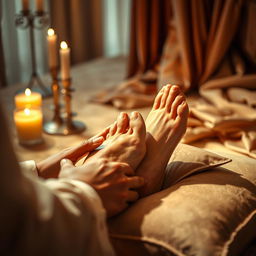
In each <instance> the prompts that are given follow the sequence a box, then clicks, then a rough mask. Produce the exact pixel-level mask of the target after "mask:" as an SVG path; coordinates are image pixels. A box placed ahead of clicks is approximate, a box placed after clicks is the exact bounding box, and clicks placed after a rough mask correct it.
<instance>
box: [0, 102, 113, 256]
mask: <svg viewBox="0 0 256 256" xmlns="http://www.w3.org/2000/svg"><path fill="white" fill-rule="evenodd" d="M0 116H1V118H0V127H1V129H2V130H1V133H0V152H1V154H0V173H1V179H0V206H1V209H0V227H1V232H0V255H28V256H29V255H37V256H39V255H44V256H45V255H55V256H57V255H72V256H75V255H83V256H85V255H89V256H101V255H104V256H105V255H106V256H108V255H111V256H112V255H114V251H113V248H112V246H111V244H110V242H109V238H108V234H107V227H106V213H105V209H104V208H103V206H102V202H101V200H100V198H99V196H98V194H97V193H96V192H95V191H94V189H93V188H92V187H90V186H89V185H87V184H85V183H83V182H80V181H76V180H67V179H50V180H42V179H40V178H39V177H36V175H35V174H36V172H33V168H32V167H33V163H32V162H30V163H26V164H23V167H22V168H23V171H21V168H20V166H19V164H18V162H17V159H16V156H15V154H14V150H13V148H12V145H11V142H10V140H9V137H8V127H7V125H6V123H5V122H4V120H3V119H2V117H3V112H2V110H1V106H0ZM25 166H26V167H25Z"/></svg>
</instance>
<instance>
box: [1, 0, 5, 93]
mask: <svg viewBox="0 0 256 256" xmlns="http://www.w3.org/2000/svg"><path fill="white" fill-rule="evenodd" d="M1 21H2V3H1V2H0V22H1ZM4 86H6V74H5V63H4V51H3V42H2V26H0V88H1V87H4Z"/></svg>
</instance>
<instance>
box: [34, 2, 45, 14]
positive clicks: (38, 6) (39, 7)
mask: <svg viewBox="0 0 256 256" xmlns="http://www.w3.org/2000/svg"><path fill="white" fill-rule="evenodd" d="M43 4H44V3H43V0H36V10H37V11H38V12H42V11H43V10H44V8H43Z"/></svg>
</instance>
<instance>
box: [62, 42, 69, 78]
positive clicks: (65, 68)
mask: <svg viewBox="0 0 256 256" xmlns="http://www.w3.org/2000/svg"><path fill="white" fill-rule="evenodd" d="M60 72H61V79H62V80H66V79H69V78H70V49H69V48H68V45H67V43H66V42H64V41H62V42H61V44H60Z"/></svg>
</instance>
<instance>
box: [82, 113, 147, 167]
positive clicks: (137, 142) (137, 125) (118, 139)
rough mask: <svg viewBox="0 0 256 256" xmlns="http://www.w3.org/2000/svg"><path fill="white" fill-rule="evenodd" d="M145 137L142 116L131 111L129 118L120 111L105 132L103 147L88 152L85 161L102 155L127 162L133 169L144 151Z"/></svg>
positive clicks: (110, 159) (108, 158)
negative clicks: (96, 150) (90, 152)
mask: <svg viewBox="0 0 256 256" xmlns="http://www.w3.org/2000/svg"><path fill="white" fill-rule="evenodd" d="M145 137H146V127H145V123H144V120H143V118H142V116H141V115H140V114H139V113H138V112H133V113H132V114H131V118H130V119H129V117H128V115H127V114H126V113H121V114H120V115H119V117H118V119H117V121H116V122H115V123H114V124H113V125H112V126H111V127H110V128H109V130H108V132H107V134H106V141H105V142H104V143H103V145H104V148H103V149H101V150H100V151H98V152H96V154H95V153H94V154H90V155H89V157H88V158H87V159H86V161H85V162H87V161H90V160H91V159H93V158H95V157H97V158H98V157H99V158H102V157H103V158H105V159H106V160H109V161H118V162H123V163H127V164H129V165H130V167H131V168H132V169H134V170H135V169H136V168H137V167H138V165H139V163H140V162H141V160H142V159H143V157H144V155H145V152H146V143H145Z"/></svg>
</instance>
